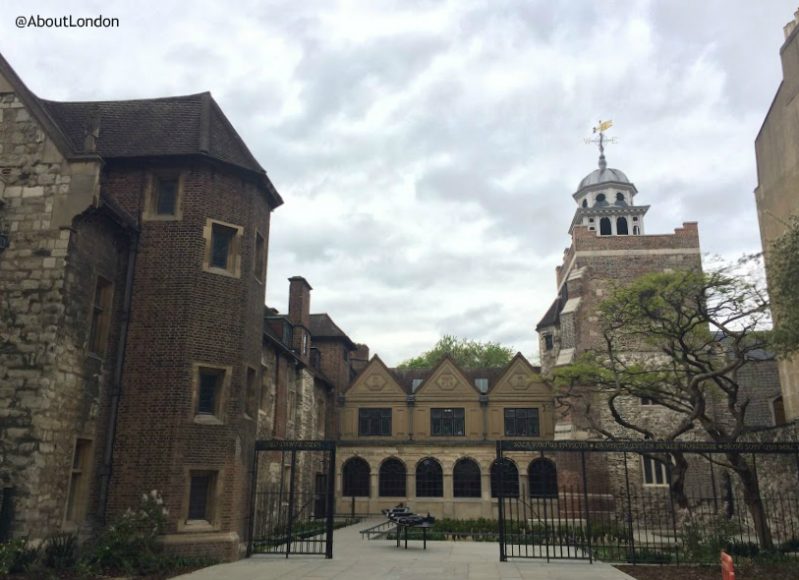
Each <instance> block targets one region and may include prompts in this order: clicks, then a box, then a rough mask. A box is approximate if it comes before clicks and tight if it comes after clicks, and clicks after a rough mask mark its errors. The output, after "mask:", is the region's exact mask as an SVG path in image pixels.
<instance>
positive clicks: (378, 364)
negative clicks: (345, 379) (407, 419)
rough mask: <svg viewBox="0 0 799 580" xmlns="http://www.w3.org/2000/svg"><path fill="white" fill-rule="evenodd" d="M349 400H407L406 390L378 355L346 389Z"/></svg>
mask: <svg viewBox="0 0 799 580" xmlns="http://www.w3.org/2000/svg"><path fill="white" fill-rule="evenodd" d="M345 394H346V397H347V400H356V399H357V400H364V399H366V400H372V401H380V400H386V401H388V400H398V399H401V400H402V401H404V400H405V394H406V393H405V390H404V389H403V388H402V386H400V384H399V383H397V381H396V380H395V379H394V377H393V375H392V374H391V372H390V371H389V370H388V368H387V367H386V365H385V364H383V361H381V360H380V358H379V357H378V356H376V355H375V356H374V357H372V360H371V361H369V364H368V365H367V366H366V368H364V369H363V370H362V371H361V373H360V374H359V375H358V377H357V378H356V379H355V382H353V383H352V384H351V385H350V386H349V388H348V389H347V390H346V391H345Z"/></svg>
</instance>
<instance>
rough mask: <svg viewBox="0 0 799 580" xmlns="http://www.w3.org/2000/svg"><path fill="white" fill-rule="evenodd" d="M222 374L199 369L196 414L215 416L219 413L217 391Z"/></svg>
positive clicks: (219, 388)
mask: <svg viewBox="0 0 799 580" xmlns="http://www.w3.org/2000/svg"><path fill="white" fill-rule="evenodd" d="M223 375H224V372H221V371H219V370H217V369H207V368H201V369H200V380H199V392H198V395H197V414H198V415H216V414H217V413H218V412H219V398H220V397H219V391H220V390H221V386H222V377H223Z"/></svg>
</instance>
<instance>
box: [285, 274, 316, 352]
mask: <svg viewBox="0 0 799 580" xmlns="http://www.w3.org/2000/svg"><path fill="white" fill-rule="evenodd" d="M311 290H313V288H311V285H310V284H308V281H307V280H306V279H305V278H303V277H302V276H292V277H291V278H289V322H291V324H292V326H293V327H294V340H293V344H292V348H293V349H294V350H295V351H296V352H297V354H298V355H299V356H300V357H301V358H302V359H303V360H305V361H306V362H307V361H308V357H309V356H310V351H311V333H310V326H311Z"/></svg>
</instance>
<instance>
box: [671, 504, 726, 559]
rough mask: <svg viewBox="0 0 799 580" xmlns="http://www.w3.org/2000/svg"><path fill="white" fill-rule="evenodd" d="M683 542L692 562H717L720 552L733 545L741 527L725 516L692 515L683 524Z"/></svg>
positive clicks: (686, 555) (686, 553)
mask: <svg viewBox="0 0 799 580" xmlns="http://www.w3.org/2000/svg"><path fill="white" fill-rule="evenodd" d="M681 529H682V541H683V546H684V549H685V557H687V558H688V559H689V560H690V561H691V562H715V561H717V560H718V557H719V552H720V551H721V550H725V549H726V550H727V552H728V553H730V554H732V552H730V551H729V549H728V548H730V546H732V545H733V541H734V540H733V539H734V537H735V536H736V535H737V534H739V533H740V531H741V530H740V527H739V526H738V524H736V523H735V522H734V521H732V520H729V519H727V518H726V517H724V516H723V515H714V516H709V517H702V516H699V515H692V516H691V517H689V518H687V519H686V521H685V522H683V524H682V528H681Z"/></svg>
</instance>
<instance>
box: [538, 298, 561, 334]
mask: <svg viewBox="0 0 799 580" xmlns="http://www.w3.org/2000/svg"><path fill="white" fill-rule="evenodd" d="M560 309H561V300H560V298H555V301H554V302H552V304H551V305H550V307H549V309H548V310H547V312H546V314H544V317H543V318H542V319H541V320H540V321H539V322H538V324H536V326H535V329H536V330H540V329H542V328H544V327H546V326H555V325H556V324H558V322H559V321H560V316H559V314H560Z"/></svg>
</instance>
